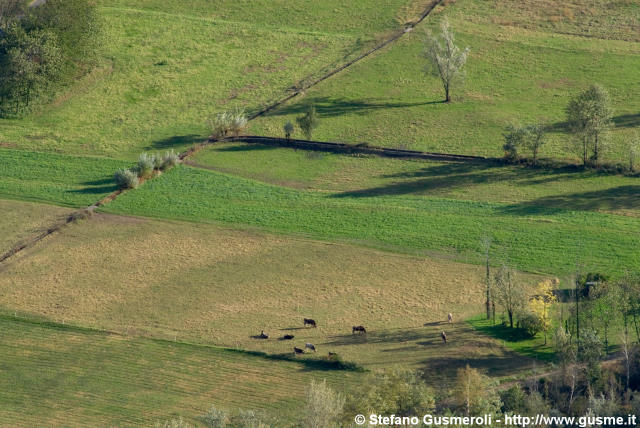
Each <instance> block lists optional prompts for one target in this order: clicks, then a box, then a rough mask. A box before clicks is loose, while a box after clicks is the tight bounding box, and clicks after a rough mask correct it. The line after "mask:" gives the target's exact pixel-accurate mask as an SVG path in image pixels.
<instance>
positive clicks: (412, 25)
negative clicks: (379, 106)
mask: <svg viewBox="0 0 640 428" xmlns="http://www.w3.org/2000/svg"><path fill="white" fill-rule="evenodd" d="M443 1H444V0H435V1H434V2H433V3H431V4H430V5H429V6H428V7H427V9H425V11H424V12H422V15H420V17H419V18H418V19H417V20H416V21H413V22H407V23H406V24H405V26H404V28H403V29H401V30H399V31H398V32H397V33H396V34H394V35H393V36H391V37H390V38H388V39H387V40H385V41H383V42H382V43H380V44H378V45H377V46H375V47H374V48H371V49H370V50H368V51H366V52H364V53H363V54H361V55H359V56H358V57H357V58H355V59H352V60H351V61H349V62H347V63H346V64H343V65H341V66H340V67H338V68H334V69H333V70H331V71H329V72H328V73H326V74H324V75H323V76H321V77H318V78H317V79H315V80H313V81H311V82H310V83H308V84H306V85H304V86H302V87H300V88H296V89H295V91H294V92H292V93H291V94H289V95H288V96H286V97H284V98H282V99H281V100H279V101H276V102H274V103H273V104H270V105H268V106H267V107H265V108H263V109H262V110H260V111H258V112H257V113H254V114H252V115H251V116H249V120H253V119H255V118H257V117H260V116H264V115H265V114H266V113H268V112H270V111H271V110H273V109H276V108H278V107H279V106H281V105H282V104H284V103H286V102H287V101H289V100H291V99H292V98H295V97H297V96H298V95H300V94H301V93H302V92H304V91H306V90H307V89H309V88H311V87H313V86H316V85H317V84H318V83H321V82H323V81H325V80H327V79H328V78H329V77H331V76H333V75H335V74H338V73H340V72H341V71H342V70H345V69H347V68H349V67H351V66H352V65H354V64H355V63H357V62H359V61H362V60H363V59H365V58H367V57H368V56H371V55H372V54H374V53H376V52H377V51H379V50H380V49H382V48H384V47H385V46H387V45H389V44H391V43H393V42H395V41H396V40H398V39H400V38H401V37H402V36H404V35H405V34H407V33H408V32H410V31H411V30H413V29H414V28H415V27H416V26H417V25H418V24H420V23H421V22H422V21H424V20H425V18H426V17H427V16H429V14H430V13H431V12H432V11H433V9H435V8H436V6H438V5H439V4H441V3H442V2H443Z"/></svg>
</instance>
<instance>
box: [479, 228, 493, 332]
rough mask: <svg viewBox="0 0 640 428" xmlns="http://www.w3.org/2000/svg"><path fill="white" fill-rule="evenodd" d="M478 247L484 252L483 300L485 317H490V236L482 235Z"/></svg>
mask: <svg viewBox="0 0 640 428" xmlns="http://www.w3.org/2000/svg"><path fill="white" fill-rule="evenodd" d="M480 247H481V248H482V252H483V254H484V261H485V266H486V275H485V278H484V282H485V286H486V294H487V298H486V300H485V302H484V304H485V307H486V310H487V319H491V267H490V261H491V237H489V236H484V237H483V238H482V242H481V243H480Z"/></svg>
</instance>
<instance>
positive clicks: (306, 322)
mask: <svg viewBox="0 0 640 428" xmlns="http://www.w3.org/2000/svg"><path fill="white" fill-rule="evenodd" d="M308 325H310V326H311V327H316V321H315V320H313V319H311V318H305V319H304V326H305V327H306V326H308Z"/></svg>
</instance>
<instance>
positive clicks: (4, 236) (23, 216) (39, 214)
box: [0, 199, 72, 254]
mask: <svg viewBox="0 0 640 428" xmlns="http://www.w3.org/2000/svg"><path fill="white" fill-rule="evenodd" d="M71 211H72V210H70V209H68V208H61V207H55V206H52V205H44V204H36V203H31V202H18V201H9V200H3V199H0V218H2V221H0V254H2V253H4V252H5V251H8V250H9V249H11V248H12V247H13V246H14V245H15V244H17V243H18V242H21V241H23V240H24V239H28V238H30V237H31V236H32V235H35V234H37V233H38V232H40V231H41V229H42V228H44V227H46V226H49V225H50V224H52V223H54V222H56V221H58V220H60V219H61V218H63V217H64V216H66V215H67V214H69V213H71Z"/></svg>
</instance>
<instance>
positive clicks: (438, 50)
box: [424, 20, 469, 102]
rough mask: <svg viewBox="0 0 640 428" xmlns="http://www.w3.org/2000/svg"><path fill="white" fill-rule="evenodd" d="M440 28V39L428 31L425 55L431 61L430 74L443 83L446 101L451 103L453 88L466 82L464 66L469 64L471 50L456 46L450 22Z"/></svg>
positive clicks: (444, 23) (445, 22) (443, 23)
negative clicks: (468, 58)
mask: <svg viewBox="0 0 640 428" xmlns="http://www.w3.org/2000/svg"><path fill="white" fill-rule="evenodd" d="M440 28H441V30H442V33H441V34H440V37H436V36H434V35H433V34H432V33H431V32H430V31H427V38H426V39H425V44H426V48H425V51H424V55H425V57H426V58H427V60H429V67H428V70H429V72H430V73H431V74H433V75H435V76H437V77H439V78H440V80H441V81H442V86H443V88H444V93H445V101H446V102H449V101H451V89H452V87H453V86H454V85H455V84H456V83H458V82H461V81H463V80H464V77H465V71H464V65H465V63H466V62H467V56H468V55H469V48H468V47H467V48H464V49H460V48H459V47H458V46H456V45H455V37H454V35H453V32H452V31H451V29H450V28H449V22H448V21H446V20H445V21H442V24H441V25H440Z"/></svg>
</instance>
